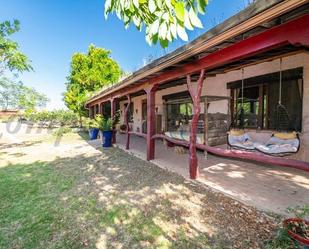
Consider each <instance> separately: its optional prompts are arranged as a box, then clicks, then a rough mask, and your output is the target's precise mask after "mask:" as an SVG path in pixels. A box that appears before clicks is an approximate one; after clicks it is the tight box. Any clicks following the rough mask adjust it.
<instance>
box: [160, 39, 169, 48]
mask: <svg viewBox="0 0 309 249" xmlns="http://www.w3.org/2000/svg"><path fill="white" fill-rule="evenodd" d="M160 45H161V47H162V48H167V46H168V40H166V39H160Z"/></svg>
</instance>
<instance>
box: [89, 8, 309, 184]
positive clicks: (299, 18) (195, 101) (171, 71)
mask: <svg viewBox="0 0 309 249" xmlns="http://www.w3.org/2000/svg"><path fill="white" fill-rule="evenodd" d="M269 18H270V19H269V20H268V21H267V22H266V23H264V24H263V25H266V24H267V25H268V26H267V28H265V29H262V30H261V29H260V26H258V27H257V28H256V29H255V28H252V29H251V30H249V31H248V30H245V31H244V32H243V33H241V34H238V35H237V36H235V34H231V35H230V36H229V37H228V38H227V37H224V38H222V39H221V40H220V42H218V41H217V45H213V46H209V47H207V48H205V49H204V50H203V51H201V50H199V52H196V54H194V55H192V54H190V55H189V56H188V58H186V59H183V58H182V56H183V55H182V54H177V56H179V57H180V59H179V60H177V61H176V60H175V61H174V62H173V63H170V62H168V59H170V57H173V56H176V55H174V54H171V55H167V58H163V59H160V60H157V61H154V62H153V63H151V65H149V66H146V67H144V68H142V69H140V70H139V71H137V72H135V73H134V74H132V75H131V76H129V77H128V78H126V79H124V80H123V81H122V82H120V83H119V84H116V85H114V86H112V87H110V88H108V89H105V90H103V91H102V92H101V93H100V94H98V95H97V96H95V97H93V98H92V99H90V100H89V101H88V103H87V107H88V108H89V110H90V116H92V114H93V113H100V110H101V109H102V108H100V106H101V105H104V103H105V104H106V103H107V104H108V105H109V106H110V111H111V116H113V115H114V114H115V113H116V111H117V109H118V108H117V104H118V103H120V102H125V104H126V106H125V109H124V110H122V113H121V114H122V117H123V119H124V120H123V121H124V125H125V127H126V129H125V133H126V136H125V137H126V141H125V148H126V149H127V150H132V149H133V147H134V146H136V145H135V144H134V143H135V141H134V142H132V141H131V138H132V139H133V137H134V136H135V135H137V136H140V137H142V138H145V139H146V140H141V141H142V145H141V148H142V149H143V152H144V153H145V155H146V159H147V160H148V161H158V160H162V159H161V158H160V156H158V157H156V155H157V152H156V150H158V148H156V144H157V143H160V142H158V140H159V141H160V140H161V139H164V140H167V141H169V142H170V143H173V144H177V145H179V146H182V147H186V148H188V149H189V153H188V155H187V156H186V157H185V158H182V156H179V155H178V157H177V158H173V160H174V161H173V163H172V164H175V162H178V161H181V163H186V164H189V167H188V165H187V171H188V173H189V176H190V178H191V179H197V178H199V174H200V173H202V172H203V170H204V168H202V167H203V166H202V165H203V164H204V160H205V159H204V158H200V155H199V153H197V150H203V151H204V153H205V154H208V153H211V154H214V155H217V156H221V157H220V159H221V160H222V162H223V161H225V160H228V159H226V158H234V159H239V160H248V161H253V162H259V163H264V164H267V165H274V166H279V165H280V166H285V167H291V168H297V169H301V170H304V171H309V162H308V161H307V160H299V159H298V158H297V159H293V158H292V159H291V158H288V159H287V158H279V157H275V156H268V155H263V154H261V153H255V152H247V151H237V150H229V149H227V148H221V147H215V146H212V145H211V144H208V137H207V133H206V132H204V142H203V143H201V142H199V141H198V139H197V133H199V121H200V115H201V114H202V113H203V112H204V114H205V113H207V108H208V105H207V101H206V103H203V102H202V97H203V96H206V98H208V97H209V96H212V95H215V96H218V94H212V93H210V91H211V89H216V90H217V91H219V93H220V95H221V96H222V97H225V98H229V101H228V102H232V101H233V100H234V97H233V91H230V89H228V88H227V83H228V82H229V81H230V79H231V78H234V79H236V80H240V74H239V72H243V71H244V69H246V72H247V71H249V73H248V76H247V77H249V75H254V76H258V75H259V72H258V71H257V68H259V67H260V65H262V66H261V68H260V69H262V71H261V73H264V74H265V73H267V72H268V73H274V72H278V70H279V64H278V67H276V65H277V63H276V62H277V61H278V60H280V62H281V61H282V60H284V61H285V64H284V66H286V67H287V68H286V69H293V68H295V66H301V67H302V68H303V69H302V72H304V90H306V89H307V85H306V84H307V75H306V74H307V70H308V67H307V64H308V63H307V60H306V58H308V56H307V55H308V51H307V49H308V46H309V40H308V37H309V36H308V34H309V28H308V26H307V25H306V23H308V21H309V14H308V13H303V9H301V8H299V9H296V14H295V13H294V14H293V15H292V14H290V13H285V14H284V13H283V14H282V15H281V16H280V15H278V16H277V17H274V16H271V15H270V17H269ZM273 18H277V19H278V20H277V21H278V22H273V21H274V20H273ZM282 20H285V21H282ZM279 21H280V22H279ZM278 23H280V24H279V25H278ZM241 25H245V24H241ZM254 25H257V24H256V23H255V24H254ZM235 27H238V26H235ZM263 27H264V26H263ZM296 27H302V29H298V28H296ZM212 35H213V34H212ZM216 35H217V36H213V37H212V38H209V39H208V42H207V43H205V44H211V42H210V41H211V40H212V39H217V37H218V36H219V34H216ZM196 42H197V43H198V42H201V41H200V40H199V41H196ZM192 46H193V47H192V49H193V48H195V45H194V43H193V45H192ZM294 55H295V56H296V57H297V56H298V55H300V56H298V57H297V58H298V60H295V58H296V57H295V58H294V57H293V56H294ZM165 60H166V61H167V62H168V63H167V62H166V63H167V64H168V65H166V66H162V65H161V63H162V61H163V62H165ZM295 61H298V62H299V64H297V63H296V64H295ZM283 69H284V68H283ZM256 73H258V75H257V74H256ZM278 75H279V73H278ZM227 76H229V77H227ZM281 76H282V77H281ZM281 78H283V79H285V76H284V72H283V73H282V74H281V63H280V79H281ZM280 81H281V80H280ZM297 82H298V81H297ZM300 82H302V81H300ZM236 83H237V82H236ZM241 83H242V85H244V84H245V83H246V82H245V81H244V80H242V82H241ZM297 84H299V86H301V83H297ZM178 87H182V89H184V87H185V90H186V91H187V92H188V93H189V98H190V100H191V101H192V106H193V107H192V114H191V117H190V122H189V123H188V124H189V131H188V133H189V135H188V137H189V139H187V140H180V139H173V138H170V137H168V136H167V135H166V134H165V133H164V132H165V131H166V129H157V126H156V124H157V120H158V117H159V116H158V111H160V109H159V107H158V106H157V103H158V100H160V99H161V100H162V97H163V96H162V94H161V93H162V92H163V91H164V90H165V89H172V88H178ZM242 89H243V87H242ZM259 89H260V93H261V94H260V95H259V96H260V97H255V98H257V99H256V102H259V104H260V106H262V105H263V103H264V101H263V97H262V96H264V95H263V94H264V91H263V88H262V87H260V88H259ZM280 89H281V87H280ZM299 89H302V87H299ZM203 91H204V93H203ZM235 91H236V92H237V90H235ZM235 91H234V92H235ZM279 95H281V94H279ZM139 97H142V98H141V99H140V101H139V103H140V105H141V106H140V107H139V108H137V107H133V108H132V109H133V110H131V112H135V113H136V114H138V115H139V120H137V121H138V122H140V123H141V126H140V127H138V129H137V128H135V127H134V128H133V129H132V128H131V127H130V124H129V119H130V115H129V111H130V109H131V103H132V100H133V99H137V98H139ZM308 97H309V95H308V94H307V91H305V92H304V100H302V97H301V98H300V99H301V100H302V101H303V102H304V103H305V98H308ZM242 98H244V96H242ZM279 103H280V101H279ZM202 105H204V108H202ZM268 105H269V104H268ZM301 105H302V104H301ZM232 106H233V108H231V107H227V105H226V104H225V107H226V108H225V114H226V115H227V116H228V117H231V116H233V112H234V111H235V110H234V104H232ZM302 108H303V113H304V114H305V113H307V112H308V110H307V109H306V106H305V105H303V106H302ZM164 109H165V108H162V110H163V113H162V117H163V119H164V118H166V115H164ZM202 109H204V110H203V111H202ZM205 109H206V111H205ZM214 109H215V110H217V107H215V108H214ZM256 109H258V110H261V109H260V108H256ZM143 110H144V113H143ZM236 110H237V109H236ZM141 112H142V114H141ZM304 114H303V120H302V123H303V129H302V132H303V134H304V136H303V138H304V139H303V142H302V145H301V146H302V147H304V148H305V149H306V148H307V147H306V146H307V142H308V139H307V137H308V136H307V130H308V126H307V123H306V119H307V116H306V115H304ZM258 116H259V117H260V119H259V121H263V120H265V119H267V117H265V118H264V116H263V112H262V111H259V113H258ZM230 119H231V118H230ZM230 119H229V121H227V127H229V123H230ZM164 122H165V121H163V120H162V121H161V124H163V123H164ZM134 125H135V123H134ZM207 125H208V121H207V115H205V119H204V124H203V126H204V130H207ZM165 128H166V127H165ZM266 128H268V127H266ZM261 129H263V125H262V126H259V127H257V128H256V131H257V133H260V130H261ZM116 141H117V139H116V137H114V143H116ZM137 143H138V142H137ZM122 144H123V143H122ZM303 145H304V146H303ZM303 152H304V151H303ZM163 154H164V153H163ZM303 155H304V156H307V155H306V153H305V152H304V153H303ZM165 156H169V153H165ZM304 158H305V157H304ZM209 161H210V163H211V159H209ZM170 164H171V163H170ZM223 164H224V163H223ZM206 165H207V164H206ZM246 165H247V162H246V163H243V164H242V163H241V162H240V163H239V167H240V166H242V167H246ZM219 166H220V165H219ZM199 167H200V169H199ZM220 167H221V166H220ZM188 173H187V174H188Z"/></svg>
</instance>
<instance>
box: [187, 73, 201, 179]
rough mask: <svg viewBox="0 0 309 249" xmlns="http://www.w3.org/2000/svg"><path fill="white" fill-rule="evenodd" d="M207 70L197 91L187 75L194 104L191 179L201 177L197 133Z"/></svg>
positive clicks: (199, 81) (191, 130)
mask: <svg viewBox="0 0 309 249" xmlns="http://www.w3.org/2000/svg"><path fill="white" fill-rule="evenodd" d="M204 75H205V70H204V69H202V70H201V73H200V77H199V79H198V81H197V89H196V90H194V89H193V86H192V83H191V77H190V75H187V86H188V90H189V92H190V95H191V98H192V102H193V118H192V121H191V129H190V145H189V153H190V158H189V167H190V169H189V172H190V178H191V179H196V178H198V176H199V170H198V163H197V155H196V133H197V123H198V119H199V116H200V112H201V105H200V103H201V100H200V97H201V94H202V88H203V81H204Z"/></svg>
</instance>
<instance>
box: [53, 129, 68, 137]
mask: <svg viewBox="0 0 309 249" xmlns="http://www.w3.org/2000/svg"><path fill="white" fill-rule="evenodd" d="M71 131H72V129H71V128H69V127H60V128H58V129H56V130H55V131H54V132H53V135H54V136H57V137H62V136H63V135H64V134H66V133H70V132H71Z"/></svg>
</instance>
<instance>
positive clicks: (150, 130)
mask: <svg viewBox="0 0 309 249" xmlns="http://www.w3.org/2000/svg"><path fill="white" fill-rule="evenodd" d="M157 88H158V85H153V86H151V88H149V89H145V91H146V93H147V160H148V161H150V160H153V159H154V156H155V140H154V139H153V137H152V136H153V135H155V132H156V131H155V130H156V129H155V123H156V112H155V96H156V90H157Z"/></svg>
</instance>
